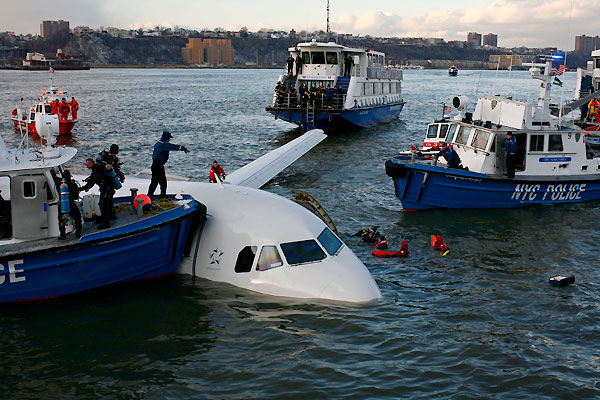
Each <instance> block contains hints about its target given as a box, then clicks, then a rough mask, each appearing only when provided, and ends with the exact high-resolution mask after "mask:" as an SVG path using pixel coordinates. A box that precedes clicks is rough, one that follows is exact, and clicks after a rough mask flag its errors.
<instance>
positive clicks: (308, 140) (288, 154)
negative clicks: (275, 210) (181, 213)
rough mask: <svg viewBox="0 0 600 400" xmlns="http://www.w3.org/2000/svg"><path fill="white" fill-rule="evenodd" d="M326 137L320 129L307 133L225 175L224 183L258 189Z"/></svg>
mask: <svg viewBox="0 0 600 400" xmlns="http://www.w3.org/2000/svg"><path fill="white" fill-rule="evenodd" d="M326 137H327V135H325V134H324V133H323V131H322V130H320V129H313V130H311V131H308V132H306V133H305V134H304V135H302V136H300V137H299V138H297V139H294V140H292V141H291V142H289V143H287V144H285V145H283V146H281V147H280V148H278V149H275V150H273V151H271V152H269V153H267V154H265V155H264V156H262V157H260V158H258V159H256V160H254V161H252V162H251V163H250V164H248V165H246V166H244V167H242V168H240V169H238V170H237V171H235V172H232V173H231V174H230V175H227V180H226V181H225V182H224V183H231V184H233V185H239V186H246V187H251V188H254V189H258V188H260V187H261V186H263V185H264V184H265V183H267V182H268V181H270V180H271V179H272V178H273V177H274V176H275V175H277V174H278V173H280V172H281V171H283V170H284V169H285V168H287V167H288V166H289V165H290V164H292V163H293V162H294V161H296V160H297V159H299V158H300V157H302V156H303V155H304V154H305V153H307V152H308V151H309V150H310V149H312V148H313V147H315V146H316V145H317V144H319V143H320V142H321V141H322V140H323V139H325V138H326Z"/></svg>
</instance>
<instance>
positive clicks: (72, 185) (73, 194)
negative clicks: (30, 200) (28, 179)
mask: <svg viewBox="0 0 600 400" xmlns="http://www.w3.org/2000/svg"><path fill="white" fill-rule="evenodd" d="M63 182H64V183H65V184H66V185H67V186H68V188H69V214H70V215H71V218H73V222H74V223H75V235H76V236H77V237H78V238H80V237H81V211H79V206H78V205H77V200H79V191H80V190H81V188H80V187H79V184H78V183H77V181H76V180H74V179H72V177H71V172H69V170H68V169H65V170H64V171H63V173H62V181H61V180H57V185H58V187H59V188H60V185H61V184H62V183H63ZM59 204H60V203H59ZM61 214H62V213H61ZM65 222H66V221H65V220H64V218H59V221H58V230H59V232H60V236H59V237H58V239H59V240H65V239H66V238H67V236H66V234H65V231H66V229H65V228H66V226H65Z"/></svg>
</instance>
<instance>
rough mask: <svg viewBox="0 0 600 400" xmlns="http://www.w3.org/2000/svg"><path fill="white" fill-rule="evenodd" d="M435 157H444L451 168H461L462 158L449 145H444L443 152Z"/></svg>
mask: <svg viewBox="0 0 600 400" xmlns="http://www.w3.org/2000/svg"><path fill="white" fill-rule="evenodd" d="M435 157H444V159H445V160H446V162H447V163H448V167H450V168H460V157H459V156H458V153H456V150H454V149H453V148H452V147H450V146H448V143H446V142H444V143H442V150H440V152H439V153H437V154H436V155H435Z"/></svg>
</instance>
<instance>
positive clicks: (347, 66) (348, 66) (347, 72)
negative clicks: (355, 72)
mask: <svg viewBox="0 0 600 400" xmlns="http://www.w3.org/2000/svg"><path fill="white" fill-rule="evenodd" d="M353 65H354V60H353V59H352V57H351V56H350V53H346V58H344V76H347V77H350V76H351V75H352V66H353Z"/></svg>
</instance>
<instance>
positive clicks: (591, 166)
mask: <svg viewBox="0 0 600 400" xmlns="http://www.w3.org/2000/svg"><path fill="white" fill-rule="evenodd" d="M542 66H543V67H544V72H543V73H542V72H541V70H540V67H542ZM530 71H531V77H532V78H534V79H539V80H542V82H543V83H542V88H541V92H540V95H539V97H538V103H537V104H530V103H527V102H521V101H516V100H512V99H507V98H503V97H499V96H483V97H481V98H479V100H478V102H477V105H476V108H475V112H474V113H473V115H472V118H471V116H470V115H462V114H461V115H459V116H458V117H456V118H454V119H453V120H445V121H437V122H435V123H434V124H431V125H430V128H431V136H432V137H431V139H432V140H437V141H439V140H444V141H446V142H447V143H449V144H450V146H451V147H453V148H454V150H455V151H456V152H457V153H458V155H459V156H460V159H461V162H462V166H463V167H464V169H457V168H449V167H448V165H447V163H445V161H444V160H443V159H442V158H440V160H437V159H436V157H434V156H433V154H435V152H431V151H430V152H425V153H423V152H420V151H417V150H412V151H409V152H404V153H401V154H399V155H398V156H396V157H393V158H392V159H390V160H388V161H386V163H385V166H386V173H387V175H388V176H390V177H391V178H392V179H393V182H394V187H395V194H396V196H397V197H398V199H399V200H400V201H401V202H402V206H403V208H404V209H405V210H423V209H432V208H512V207H523V206H527V205H532V204H554V203H574V202H581V201H587V200H596V199H599V198H600V135H597V134H596V133H594V132H586V131H583V130H581V129H578V128H577V127H570V128H568V127H562V126H561V124H560V121H559V118H558V117H556V116H554V115H552V111H551V109H550V107H549V99H550V97H549V95H550V94H549V92H550V88H551V80H552V77H553V76H554V71H555V70H554V69H553V68H552V60H551V59H547V60H546V62H545V63H544V64H540V63H538V64H534V65H532V69H531V70H530ZM453 104H454V105H455V106H456V105H457V104H459V105H460V104H461V101H460V99H458V100H457V98H455V99H454V101H453ZM442 130H443V135H442V137H440V133H441V132H442ZM509 131H510V132H512V133H513V134H514V137H515V138H516V141H517V145H518V148H519V150H518V151H517V153H516V155H515V158H514V159H515V165H516V173H515V177H514V178H509V177H508V176H507V168H506V162H505V161H506V148H505V143H506V137H507V132H509ZM435 136H437V137H435ZM436 144H437V143H436Z"/></svg>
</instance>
